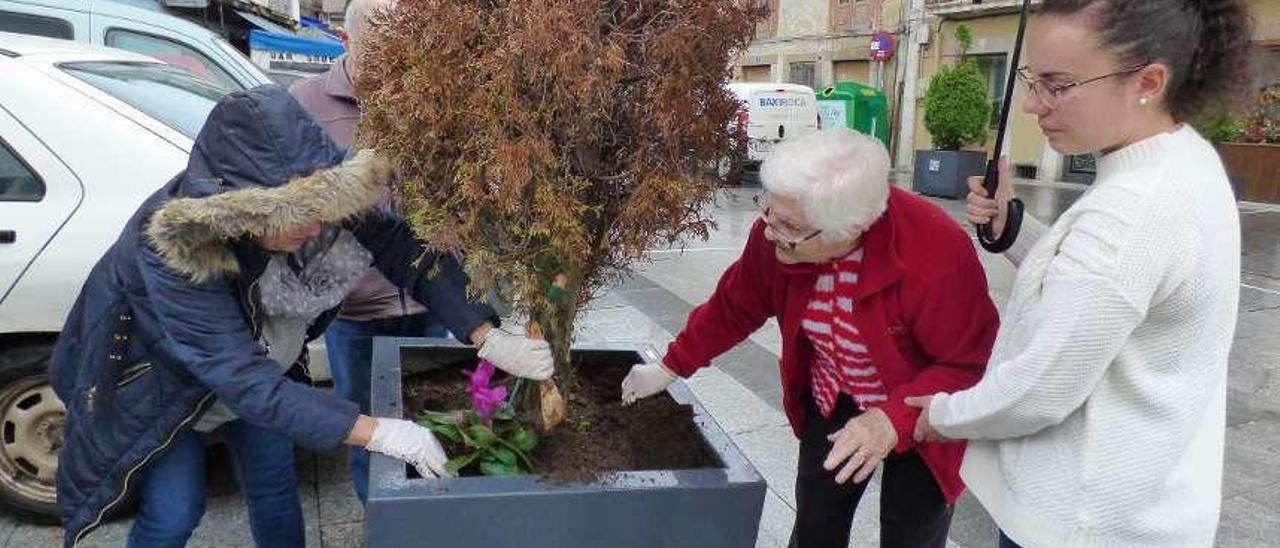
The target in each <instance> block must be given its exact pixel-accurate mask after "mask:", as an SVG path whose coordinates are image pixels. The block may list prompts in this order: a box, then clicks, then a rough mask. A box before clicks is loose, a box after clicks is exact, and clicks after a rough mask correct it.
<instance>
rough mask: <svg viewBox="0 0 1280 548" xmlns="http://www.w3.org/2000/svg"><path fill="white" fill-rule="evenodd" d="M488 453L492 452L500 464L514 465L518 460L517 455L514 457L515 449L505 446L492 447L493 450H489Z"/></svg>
mask: <svg viewBox="0 0 1280 548" xmlns="http://www.w3.org/2000/svg"><path fill="white" fill-rule="evenodd" d="M490 453H492V454H493V456H494V457H496V458H497V459H498V460H499V461H501V462H502V464H508V465H511V466H516V463H517V461H518V460H519V459H518V457H516V452H515V451H512V450H510V449H507V448H505V447H497V448H494V449H493V450H491V451H490Z"/></svg>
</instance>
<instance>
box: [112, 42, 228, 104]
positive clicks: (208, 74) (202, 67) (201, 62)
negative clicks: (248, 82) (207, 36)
mask: <svg viewBox="0 0 1280 548" xmlns="http://www.w3.org/2000/svg"><path fill="white" fill-rule="evenodd" d="M106 44H107V45H108V46H111V47H113V48H120V49H123V50H129V51H132V52H135V53H141V54H143V55H150V56H152V57H155V58H156V59H159V60H161V61H164V62H166V63H169V64H170V65H173V66H175V67H179V68H182V69H185V70H186V71H187V72H190V73H191V74H194V75H195V76H196V78H199V79H201V80H204V81H206V82H209V83H211V84H213V85H215V86H218V87H220V88H222V89H225V90H227V91H234V90H238V89H241V88H242V87H243V86H241V85H240V84H239V83H238V82H236V80H235V78H232V77H231V75H230V74H228V73H227V71H225V70H223V69H222V67H220V66H218V64H217V63H214V62H213V60H212V59H209V57H208V56H206V55H205V54H203V53H200V52H199V51H196V50H195V49H194V48H192V47H190V46H187V45H185V44H181V43H179V42H177V41H174V40H170V39H168V38H161V37H159V36H153V35H150V34H143V33H140V32H134V31H131V30H125V29H110V30H108V31H107V37H106Z"/></svg>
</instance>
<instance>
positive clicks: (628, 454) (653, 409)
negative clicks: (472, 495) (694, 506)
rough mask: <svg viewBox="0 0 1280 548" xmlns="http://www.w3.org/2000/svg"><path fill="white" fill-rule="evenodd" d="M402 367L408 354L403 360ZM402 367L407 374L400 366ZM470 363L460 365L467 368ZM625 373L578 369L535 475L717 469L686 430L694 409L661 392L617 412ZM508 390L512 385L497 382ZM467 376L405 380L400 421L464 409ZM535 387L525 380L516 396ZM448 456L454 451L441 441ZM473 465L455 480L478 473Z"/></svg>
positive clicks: (622, 368) (614, 367)
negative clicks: (562, 417)
mask: <svg viewBox="0 0 1280 548" xmlns="http://www.w3.org/2000/svg"><path fill="white" fill-rule="evenodd" d="M403 357H404V359H405V360H406V361H408V360H412V359H413V357H412V356H410V355H404V356H403ZM404 365H405V369H407V370H413V367H412V365H410V364H408V363H406V364H404ZM473 365H474V364H467V366H466V367H467V368H468V369H469V368H470V367H471V366H473ZM629 369H630V364H625V363H603V362H597V363H593V362H590V361H587V362H585V363H582V364H579V365H578V366H577V373H576V384H577V386H575V387H574V389H573V390H572V391H571V394H570V395H569V413H568V415H569V417H568V419H567V420H566V421H565V422H564V423H563V424H561V425H560V426H558V427H557V428H556V429H555V430H553V431H552V432H551V433H549V434H542V435H540V436H539V439H538V446H537V447H535V448H534V450H533V453H532V455H531V457H532V460H533V463H534V472H535V473H537V474H538V475H541V476H543V477H546V478H548V479H550V480H553V481H562V482H584V481H592V480H594V479H595V478H596V475H597V474H598V473H601V472H612V471H624V470H681V469H692V468H719V467H721V466H722V464H721V463H720V461H719V459H718V458H717V457H716V456H715V454H714V453H713V452H712V451H711V450H710V449H709V448H708V447H707V446H706V444H705V443H704V442H703V440H702V436H701V435H700V434H699V433H698V428H697V426H695V425H694V424H693V409H692V408H691V407H690V406H687V405H680V404H677V403H676V402H675V400H672V399H671V397H670V396H668V395H667V394H666V393H662V394H659V395H657V396H653V397H650V398H646V399H643V400H640V401H637V402H636V403H635V404H633V405H630V406H626V407H624V406H623V405H622V402H621V396H622V394H621V388H620V386H621V384H622V379H623V377H625V376H626V374H627V371H628V370H629ZM500 382H503V383H504V384H507V386H508V390H510V386H511V383H512V382H513V379H511V378H510V377H507V378H503V379H501V381H500ZM466 388H467V378H466V377H465V376H464V375H463V373H462V371H461V369H457V368H447V369H436V370H433V371H428V372H424V373H415V374H412V375H409V376H406V378H405V379H404V403H405V411H406V412H407V414H408V415H407V416H408V417H410V418H415V417H416V416H417V414H418V412H419V411H422V410H432V411H446V410H455V409H466V408H469V406H470V402H469V400H468V398H467V393H466ZM530 389H536V385H535V384H533V383H528V382H526V383H525V385H524V388H522V389H521V390H522V391H524V390H530ZM441 443H444V445H445V451H446V452H448V453H449V454H450V455H454V454H457V453H458V452H459V448H458V447H451V446H450V442H449V441H448V440H445V439H441ZM474 468H475V467H474V466H471V467H468V468H466V469H464V470H463V473H462V475H464V476H468V475H479V472H478V471H477V470H475V469H474Z"/></svg>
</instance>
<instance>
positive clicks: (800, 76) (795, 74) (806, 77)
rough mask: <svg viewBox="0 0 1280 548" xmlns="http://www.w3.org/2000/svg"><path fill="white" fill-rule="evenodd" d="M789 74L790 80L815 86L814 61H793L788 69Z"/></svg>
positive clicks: (794, 82)
mask: <svg viewBox="0 0 1280 548" xmlns="http://www.w3.org/2000/svg"><path fill="white" fill-rule="evenodd" d="M787 74H788V76H787V81H788V82H791V83H792V84H800V85H802V86H809V87H813V82H814V75H813V61H804V62H800V63H791V65H790V70H788V71H787Z"/></svg>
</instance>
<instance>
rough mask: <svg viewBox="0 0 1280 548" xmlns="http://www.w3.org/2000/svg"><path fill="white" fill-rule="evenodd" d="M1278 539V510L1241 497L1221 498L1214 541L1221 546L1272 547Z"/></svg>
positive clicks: (1225, 547) (1226, 547)
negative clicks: (1220, 508) (1219, 517)
mask: <svg viewBox="0 0 1280 548" xmlns="http://www.w3.org/2000/svg"><path fill="white" fill-rule="evenodd" d="M1276 539H1280V512H1277V511H1276V507H1275V506H1266V505H1263V504H1259V503H1258V502H1255V501H1253V500H1250V499H1247V498H1244V497H1234V498H1229V499H1226V500H1224V501H1223V503H1222V518H1221V521H1219V523H1218V538H1217V542H1216V543H1215V544H1216V546H1219V547H1221V548H1273V547H1274V546H1275V545H1276Z"/></svg>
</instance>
